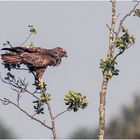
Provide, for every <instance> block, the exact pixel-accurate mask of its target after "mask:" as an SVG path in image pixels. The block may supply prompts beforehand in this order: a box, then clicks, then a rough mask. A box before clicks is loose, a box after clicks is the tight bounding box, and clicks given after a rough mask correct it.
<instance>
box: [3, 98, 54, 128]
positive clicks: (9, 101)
mask: <svg viewBox="0 0 140 140" xmlns="http://www.w3.org/2000/svg"><path fill="white" fill-rule="evenodd" d="M0 101H2V102H3V101H5V102H8V103H9V104H12V105H14V106H15V107H16V108H18V109H19V110H20V111H21V112H23V113H24V114H26V115H27V116H28V117H30V118H31V119H33V120H35V121H36V122H39V123H40V124H41V125H43V126H44V127H46V128H48V129H50V130H52V128H51V127H50V126H48V125H46V124H45V123H44V122H42V121H40V120H38V119H37V118H35V117H33V115H30V114H29V113H27V111H25V110H24V109H22V108H21V107H20V106H18V105H17V104H15V103H14V102H12V101H11V100H9V99H6V98H5V100H2V99H0Z"/></svg>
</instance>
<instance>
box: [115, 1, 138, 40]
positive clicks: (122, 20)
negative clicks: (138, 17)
mask: <svg viewBox="0 0 140 140" xmlns="http://www.w3.org/2000/svg"><path fill="white" fill-rule="evenodd" d="M135 2H136V4H135V5H134V7H133V9H132V10H131V11H130V12H129V13H128V14H126V15H125V16H124V17H123V18H122V19H121V20H120V24H119V26H118V31H117V35H116V38H117V37H118V34H119V33H120V31H121V28H122V25H123V22H124V21H125V20H126V18H127V17H128V16H130V15H131V14H132V13H133V12H134V11H135V9H136V8H137V6H138V5H139V3H140V1H135Z"/></svg>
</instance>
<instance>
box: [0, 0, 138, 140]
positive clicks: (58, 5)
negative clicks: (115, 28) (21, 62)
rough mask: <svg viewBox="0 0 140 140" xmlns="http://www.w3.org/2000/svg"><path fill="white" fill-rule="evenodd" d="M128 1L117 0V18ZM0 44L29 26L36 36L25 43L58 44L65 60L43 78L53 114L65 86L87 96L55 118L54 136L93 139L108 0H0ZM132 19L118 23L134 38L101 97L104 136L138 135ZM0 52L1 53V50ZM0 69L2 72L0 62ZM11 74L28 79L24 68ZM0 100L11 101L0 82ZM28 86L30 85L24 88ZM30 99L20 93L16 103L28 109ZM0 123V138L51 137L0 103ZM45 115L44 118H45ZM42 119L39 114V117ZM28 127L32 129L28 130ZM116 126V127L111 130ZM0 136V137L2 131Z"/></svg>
mask: <svg viewBox="0 0 140 140" xmlns="http://www.w3.org/2000/svg"><path fill="white" fill-rule="evenodd" d="M134 4H135V3H134V2H130V1H118V2H117V14H120V16H119V19H121V18H122V17H123V16H124V15H125V14H126V13H128V12H129V11H130V9H132V7H133V6H134ZM0 17H1V23H0V25H1V26H0V45H1V48H2V47H3V43H4V42H6V41H10V42H11V44H12V45H13V46H18V45H20V44H21V43H22V42H23V41H24V40H25V38H26V37H27V35H28V33H29V32H28V25H34V27H35V28H36V30H37V34H36V35H35V36H32V38H30V40H29V41H28V42H27V44H30V43H31V42H33V43H34V45H35V46H39V47H44V48H54V47H58V46H59V47H62V48H64V49H65V50H67V53H68V58H67V59H63V60H62V63H61V65H60V66H59V67H56V68H52V67H50V68H48V69H47V71H46V72H45V77H44V79H45V81H46V82H47V84H48V92H49V93H51V95H52V101H51V106H52V108H53V112H54V114H57V113H59V112H61V111H62V110H65V109H66V106H65V105H64V101H63V98H64V95H65V93H67V92H68V91H69V90H75V91H78V92H81V93H82V94H83V95H85V96H87V98H88V101H89V105H88V107H87V108H86V109H85V110H79V111H78V112H76V113H75V112H67V113H65V114H64V115H63V116H61V117H60V118H58V119H57V120H56V130H57V137H58V138H97V131H98V130H97V129H98V105H99V92H100V87H101V81H102V73H101V70H100V69H99V62H100V59H101V58H105V57H106V54H107V50H108V35H109V30H108V28H107V27H106V24H109V25H110V20H111V3H110V2H109V1H81V2H80V1H79V2H78V1H68V2H67V1H61V2H59V1H42V2H39V1H36V2H32V1H30V2H28V1H24V2H23V1H21V2H20V1H15V2H8V1H5V2H4V1H3V2H2V1H1V2H0ZM139 23H140V19H139V18H138V17H133V16H132V17H129V18H128V19H127V20H126V21H125V23H124V25H125V27H126V28H128V29H129V32H130V33H132V34H134V36H135V37H136V43H135V45H134V46H132V47H131V48H130V49H129V50H128V51H127V52H126V53H124V54H123V55H122V56H121V57H120V58H119V59H118V61H117V62H118V65H117V67H118V69H119V70H120V74H119V76H117V77H113V79H111V81H110V82H109V87H108V92H107V97H106V101H107V103H106V125H107V130H106V138H140V130H139V129H140V123H139V120H140V117H139V114H140V110H139V107H140V104H139V101H140V96H139V94H140V92H139V91H140V84H139V83H140V78H139V72H140V66H139V62H138V61H139V59H140V55H139V52H140V47H139V44H140V39H139V33H140V29H139ZM1 53H2V51H1ZM0 73H1V75H2V76H5V74H6V73H7V71H6V70H5V69H4V68H3V66H2V65H0ZM12 73H14V74H15V75H16V76H19V77H21V78H24V77H26V80H27V81H29V82H31V83H32V82H33V77H32V75H31V74H29V73H28V72H23V71H18V72H17V71H12ZM0 89H1V91H0V98H3V97H6V98H10V99H12V100H13V101H15V100H16V99H15V98H16V95H15V93H14V91H12V90H11V87H10V86H8V85H5V84H4V83H3V82H1V81H0ZM30 89H31V90H32V87H30ZM32 101H33V98H32V97H30V96H28V95H26V94H24V95H22V98H21V102H20V105H21V106H22V107H23V108H24V109H26V110H27V111H29V112H31V113H34V110H33V104H32ZM0 107H1V109H0V118H1V122H2V124H1V125H0V126H1V129H0V138H24V139H25V138H51V137H52V136H51V132H50V131H49V130H48V129H46V128H44V127H43V126H41V125H40V124H38V123H36V122H34V121H33V120H31V119H30V118H28V117H27V116H25V115H24V114H23V113H22V112H20V111H19V110H17V109H16V108H15V107H13V106H10V105H9V106H3V105H2V104H0ZM48 117H49V116H46V118H48ZM40 119H42V116H40ZM31 130H32V133H31ZM116 130H117V131H116ZM4 134H6V135H4Z"/></svg>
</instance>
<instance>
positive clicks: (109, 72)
mask: <svg viewBox="0 0 140 140" xmlns="http://www.w3.org/2000/svg"><path fill="white" fill-rule="evenodd" d="M115 65H117V62H115V61H114V59H111V58H109V57H108V58H107V59H106V60H105V59H101V60H100V68H101V69H102V72H103V74H104V75H105V76H106V78H107V79H111V78H112V76H113V75H118V74H119V70H118V69H116V68H115Z"/></svg>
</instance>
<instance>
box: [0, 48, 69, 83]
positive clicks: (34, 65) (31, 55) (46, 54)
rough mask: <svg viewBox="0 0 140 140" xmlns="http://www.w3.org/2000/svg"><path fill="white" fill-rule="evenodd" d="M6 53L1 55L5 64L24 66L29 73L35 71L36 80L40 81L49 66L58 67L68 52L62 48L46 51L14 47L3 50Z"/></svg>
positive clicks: (43, 49)
mask: <svg viewBox="0 0 140 140" xmlns="http://www.w3.org/2000/svg"><path fill="white" fill-rule="evenodd" d="M2 50H5V51H6V52H5V53H3V54H1V60H2V61H3V64H18V65H21V64H24V65H26V66H27V68H28V69H29V71H34V76H35V80H38V81H40V80H41V79H42V77H43V74H44V72H45V70H46V68H47V67H48V66H58V65H59V64H60V63H61V59H62V57H67V52H66V51H65V50H64V49H63V48H60V47H57V48H53V49H45V48H40V47H29V46H21V47H12V48H2Z"/></svg>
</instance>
